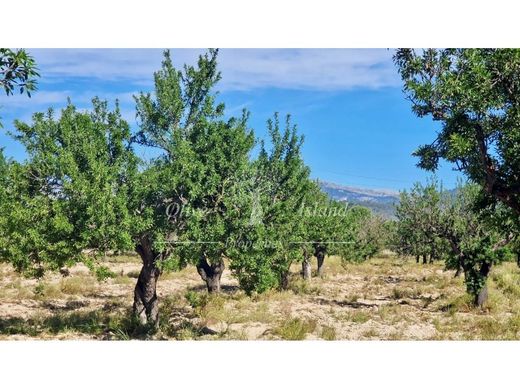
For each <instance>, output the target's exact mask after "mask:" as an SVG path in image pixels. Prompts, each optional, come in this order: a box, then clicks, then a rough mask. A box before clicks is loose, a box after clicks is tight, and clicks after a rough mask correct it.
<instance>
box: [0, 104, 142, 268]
mask: <svg viewBox="0 0 520 390" xmlns="http://www.w3.org/2000/svg"><path fill="white" fill-rule="evenodd" d="M32 119H33V123H32V124H31V125H29V124H25V123H23V122H20V121H15V127H16V131H15V132H14V133H13V135H14V136H15V138H16V139H17V140H19V141H20V142H21V143H22V144H23V145H24V146H25V148H26V151H27V154H28V158H27V161H26V162H25V163H23V164H22V163H17V162H13V161H11V162H9V164H8V165H7V174H6V175H5V176H4V177H3V180H4V182H5V184H4V185H3V186H2V187H3V190H2V195H1V197H2V198H3V199H2V202H1V203H0V224H1V226H0V227H1V230H2V236H3V238H2V240H3V245H1V246H0V259H2V260H3V261H7V262H9V263H11V264H12V265H13V266H14V267H15V268H16V269H17V270H18V271H20V272H23V273H25V274H26V275H28V276H36V277H40V276H42V275H43V274H44V272H45V271H47V270H57V269H59V268H61V267H64V266H68V265H72V264H74V263H77V262H79V261H83V262H85V263H87V264H89V265H91V266H92V267H94V268H95V264H93V263H92V261H91V257H90V256H88V255H87V254H86V253H85V250H87V249H88V250H89V251H90V252H91V254H90V255H94V256H96V255H97V254H103V253H105V252H106V251H107V250H110V249H114V248H121V249H128V248H129V247H131V244H132V241H131V236H130V234H129V227H130V226H132V222H131V221H132V218H131V216H130V215H129V213H128V209H127V197H128V190H129V187H128V183H129V181H130V177H131V176H132V175H133V173H134V172H135V159H134V158H133V153H132V151H131V149H129V142H130V129H129V127H128V124H127V123H126V122H125V121H124V120H122V119H121V115H120V112H119V109H118V107H117V106H116V109H115V110H114V111H109V110H108V108H107V104H106V102H102V101H100V100H98V99H94V100H93V110H92V111H91V112H88V113H81V112H78V111H77V110H76V108H75V107H74V106H73V105H72V104H71V103H70V102H69V104H68V105H67V107H66V108H65V109H64V110H62V112H61V115H60V117H59V118H58V119H57V118H56V117H55V115H54V112H53V111H52V110H49V111H48V112H47V114H43V113H37V114H34V115H33V118H32ZM4 167H5V165H4ZM4 171H5V169H4ZM97 270H98V271H99V270H102V268H97ZM101 273H102V272H101Z"/></svg>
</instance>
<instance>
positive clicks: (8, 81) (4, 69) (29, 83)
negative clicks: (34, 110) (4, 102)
mask: <svg viewBox="0 0 520 390" xmlns="http://www.w3.org/2000/svg"><path fill="white" fill-rule="evenodd" d="M39 76H40V75H39V73H38V69H37V67H36V63H35V61H34V59H33V58H32V57H31V56H30V55H29V54H28V53H27V52H26V51H25V50H23V49H19V50H11V49H5V48H0V87H1V88H3V89H4V91H5V93H6V94H7V96H9V95H13V94H14V91H15V90H16V89H18V90H19V92H20V93H21V94H23V93H26V94H27V96H29V97H31V92H33V91H35V90H36V77H39ZM1 127H2V122H0V128H1Z"/></svg>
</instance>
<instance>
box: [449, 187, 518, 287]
mask: <svg viewBox="0 0 520 390" xmlns="http://www.w3.org/2000/svg"><path fill="white" fill-rule="evenodd" d="M480 191H481V190H480V188H479V187H478V186H476V185H466V186H459V188H458V189H457V195H456V197H455V198H454V199H452V200H447V203H448V204H447V205H446V206H445V207H444V210H443V216H442V224H443V228H442V230H441V233H440V234H441V235H442V236H443V237H445V238H446V239H447V240H448V242H449V244H450V249H451V250H450V251H449V253H448V258H447V261H446V267H447V268H450V269H458V268H462V270H463V271H464V275H465V282H466V288H467V291H468V293H470V294H472V295H473V296H475V297H476V296H477V295H478V294H479V293H480V291H481V290H482V288H483V287H484V286H485V284H486V281H487V278H488V275H489V271H490V269H491V267H492V266H493V265H495V264H498V263H499V262H501V261H504V260H507V257H508V251H507V247H506V244H507V243H508V242H509V240H508V238H507V237H504V235H503V234H502V232H501V231H500V230H499V229H497V225H496V223H495V221H493V219H492V218H490V217H489V214H488V212H489V210H486V209H481V208H480V204H479V199H480ZM496 212H498V213H500V212H499V211H496Z"/></svg>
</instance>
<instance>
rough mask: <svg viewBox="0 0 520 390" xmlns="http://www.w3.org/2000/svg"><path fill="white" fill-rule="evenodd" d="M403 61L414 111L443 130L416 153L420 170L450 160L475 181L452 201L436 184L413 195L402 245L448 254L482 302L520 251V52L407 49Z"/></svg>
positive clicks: (403, 211) (405, 205)
mask: <svg viewBox="0 0 520 390" xmlns="http://www.w3.org/2000/svg"><path fill="white" fill-rule="evenodd" d="M394 62H395V64H396V66H397V69H398V72H399V74H400V76H401V78H402V80H403V84H404V88H403V92H404V94H405V96H406V98H407V99H408V100H409V101H410V102H411V104H412V110H413V112H414V113H415V114H416V115H417V116H419V117H430V118H431V119H433V121H436V122H438V123H440V124H441V128H440V131H438V132H437V137H436V138H435V140H433V141H432V142H431V143H430V144H426V145H423V146H420V147H419V148H418V149H417V151H416V152H415V153H414V154H415V156H417V157H419V163H418V166H419V167H421V168H423V169H426V170H429V171H435V170H436V169H437V168H438V166H439V162H440V160H441V159H444V160H447V161H448V162H450V163H452V164H453V165H454V166H455V167H456V169H457V170H459V171H460V172H462V173H464V174H465V175H466V177H467V179H468V181H469V182H470V183H473V184H471V185H468V186H464V187H460V188H459V189H458V190H457V191H456V193H455V194H453V196H451V197H449V196H447V195H446V194H445V193H443V192H442V191H438V190H437V189H436V185H435V183H430V185H427V186H426V187H418V186H416V187H415V188H414V189H413V190H412V191H411V192H410V193H409V194H408V193H406V194H404V195H403V196H402V198H401V201H402V202H401V206H400V209H399V211H398V216H399V229H400V234H399V237H400V243H399V247H400V248H401V250H402V251H404V252H406V253H410V254H413V255H415V256H417V255H420V256H423V257H424V258H425V259H426V257H427V256H431V257H433V258H436V257H439V256H441V254H442V255H443V256H444V257H445V258H446V260H447V263H446V264H447V266H448V267H450V268H455V269H457V270H463V271H464V274H465V277H466V285H467V288H468V291H469V292H470V293H471V294H473V295H474V296H475V303H476V304H482V303H483V302H484V301H485V299H486V296H487V288H486V287H485V281H486V278H487V276H488V274H489V272H490V269H491V267H492V266H493V265H494V264H496V263H497V262H499V261H501V260H504V259H506V258H507V257H508V253H509V252H511V251H518V250H517V248H518V246H517V244H516V243H517V242H518V238H517V237H518V232H519V231H520V229H519V226H520V158H519V157H520V50H518V49H425V50H413V49H399V50H397V51H396V53H395V55H394ZM459 272H460V271H459Z"/></svg>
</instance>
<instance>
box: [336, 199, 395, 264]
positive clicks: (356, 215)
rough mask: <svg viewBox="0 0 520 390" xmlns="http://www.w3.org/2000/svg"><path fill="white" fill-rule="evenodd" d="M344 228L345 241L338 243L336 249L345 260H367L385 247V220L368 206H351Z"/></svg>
mask: <svg viewBox="0 0 520 390" xmlns="http://www.w3.org/2000/svg"><path fill="white" fill-rule="evenodd" d="M342 230H343V242H342V243H341V244H338V245H337V247H336V248H337V249H336V251H337V253H338V254H339V256H340V257H341V258H342V260H343V261H345V262H361V261H366V260H368V259H370V258H371V257H373V256H375V255H376V254H377V253H378V252H379V251H380V250H381V249H383V246H384V243H385V240H386V232H385V231H384V221H383V219H382V218H381V217H380V216H378V215H374V214H373V213H372V212H371V211H370V209H368V208H366V207H362V206H353V207H351V208H350V209H349V211H348V213H347V218H346V219H345V221H344V222H343V227H342Z"/></svg>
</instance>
